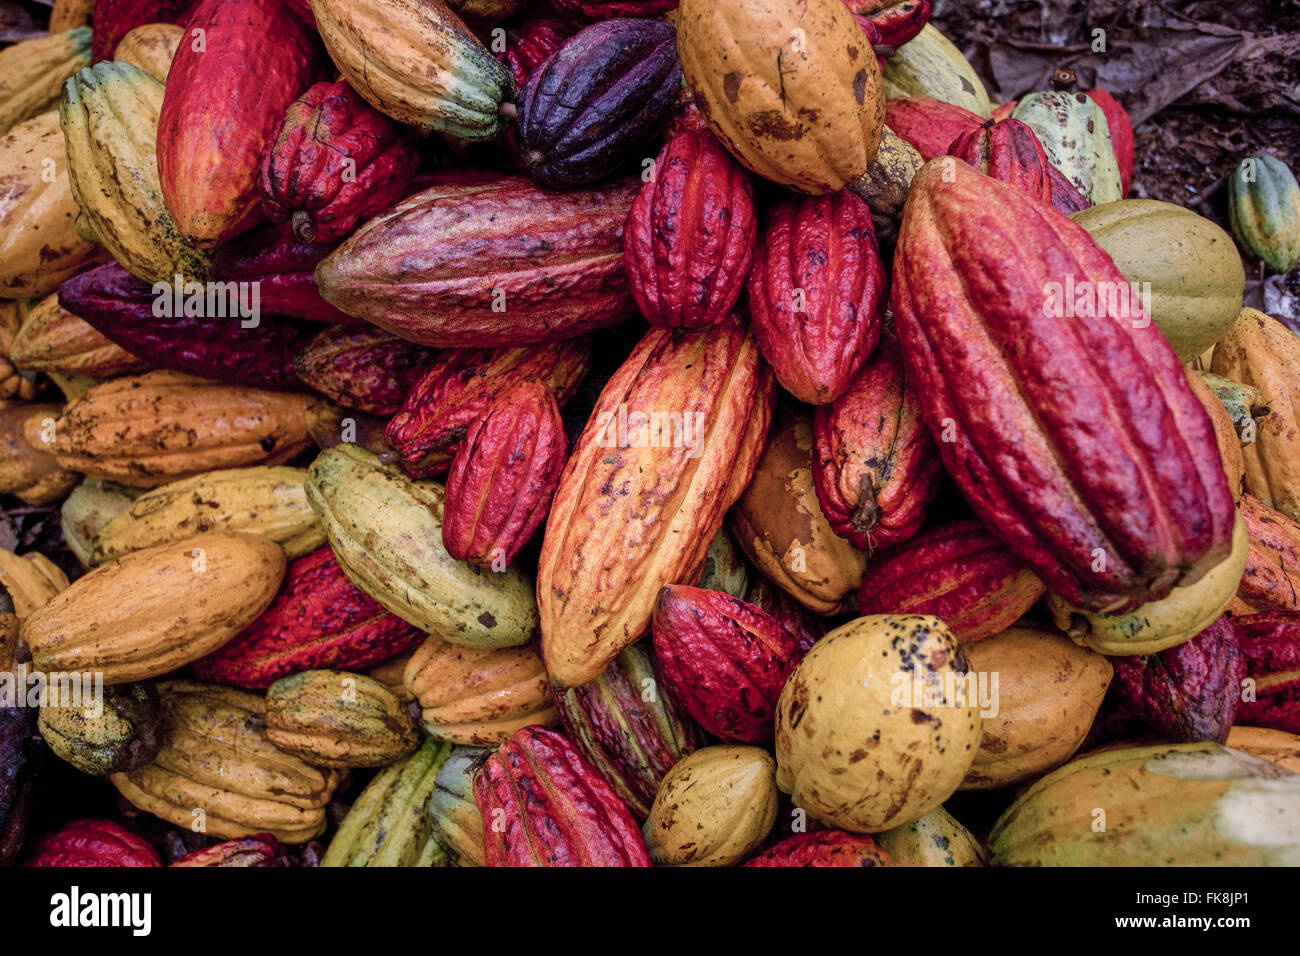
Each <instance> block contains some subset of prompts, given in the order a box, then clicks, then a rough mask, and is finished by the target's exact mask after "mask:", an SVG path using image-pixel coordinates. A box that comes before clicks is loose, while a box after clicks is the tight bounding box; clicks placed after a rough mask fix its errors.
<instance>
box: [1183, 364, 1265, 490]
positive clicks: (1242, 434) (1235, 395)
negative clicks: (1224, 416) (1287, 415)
mask: <svg viewBox="0 0 1300 956" xmlns="http://www.w3.org/2000/svg"><path fill="white" fill-rule="evenodd" d="M1195 375H1196V377H1197V378H1199V379H1200V380H1201V381H1203V382H1204V383H1205V384H1206V386H1207V387H1208V388H1209V389H1210V391H1211V392H1213V393H1214V395H1215V397H1216V398H1218V400H1219V402H1220V403H1221V404H1222V405H1223V408H1224V410H1225V411H1226V412H1227V413H1228V418H1230V419H1231V420H1232V427H1233V428H1235V429H1236V431H1237V437H1238V438H1240V439H1241V444H1242V445H1243V446H1245V445H1249V444H1250V443H1251V442H1253V441H1255V439H1256V438H1257V437H1258V434H1259V423H1260V419H1262V418H1263V417H1264V416H1265V415H1267V414H1268V413H1269V412H1270V411H1271V409H1270V408H1269V407H1268V404H1267V403H1266V402H1265V401H1264V395H1263V393H1262V392H1261V391H1260V390H1259V389H1257V388H1255V386H1253V385H1243V384H1242V383H1241V382H1234V381H1233V380H1232V379H1230V378H1224V377H1222V376H1221V375H1215V374H1214V373H1213V372H1201V371H1197V372H1195ZM1244 467H1245V466H1244V464H1243V468H1244Z"/></svg>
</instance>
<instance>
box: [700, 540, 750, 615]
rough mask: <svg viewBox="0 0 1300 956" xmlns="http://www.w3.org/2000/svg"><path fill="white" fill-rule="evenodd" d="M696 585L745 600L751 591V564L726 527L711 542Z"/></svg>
mask: <svg viewBox="0 0 1300 956" xmlns="http://www.w3.org/2000/svg"><path fill="white" fill-rule="evenodd" d="M695 583H696V585H697V586H698V587H702V588H704V589H706V590H709V591H725V592H726V593H727V594H730V595H731V596H732V597H738V598H743V597H744V596H745V592H746V591H748V590H749V587H750V575H749V562H747V561H746V560H745V556H744V555H743V554H741V553H740V548H739V547H738V546H737V545H736V542H735V541H734V540H732V537H731V533H730V532H728V531H727V529H726V528H725V527H724V528H722V529H721V530H719V531H718V533H717V534H715V535H714V536H713V540H712V541H710V542H709V550H708V551H707V552H705V555H704V570H703V571H701V572H700V577H699V580H698V581H696V582H695Z"/></svg>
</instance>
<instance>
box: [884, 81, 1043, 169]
mask: <svg viewBox="0 0 1300 956" xmlns="http://www.w3.org/2000/svg"><path fill="white" fill-rule="evenodd" d="M885 122H886V123H887V124H888V125H889V128H890V129H892V130H893V131H894V132H895V133H897V134H898V135H899V136H901V137H902V138H903V139H904V140H905V141H906V142H908V143H910V144H911V145H912V147H913V148H914V149H915V150H916V151H917V152H918V153H920V154H921V159H922V160H923V161H924V162H927V163H928V162H929V161H930V160H932V159H935V158H936V157H939V156H946V155H947V154H948V151H949V149H951V148H952V145H953V143H954V142H956V141H958V140H959V139H962V138H963V137H965V136H968V135H973V134H975V133H978V131H979V130H980V129H981V128H982V124H983V123H984V118H983V117H982V116H980V115H979V114H978V113H972V112H971V111H970V110H968V109H965V108H963V107H961V106H956V105H954V104H952V103H947V102H944V101H943V100H937V99H934V98H933V97H930V96H899V97H891V98H890V99H889V100H888V101H886V103H885ZM1040 148H1041V147H1040ZM972 165H974V164H973V163H972ZM976 168H977V169H978V168H979V167H978V166H977V167H976ZM981 172H983V170H981Z"/></svg>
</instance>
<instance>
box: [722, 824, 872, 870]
mask: <svg viewBox="0 0 1300 956" xmlns="http://www.w3.org/2000/svg"><path fill="white" fill-rule="evenodd" d="M745 866H889V854H888V853H886V852H885V851H884V850H883V849H882V848H881V847H879V846H877V845H876V841H875V840H873V839H871V837H869V836H867V835H866V834H865V833H862V834H859V833H845V832H844V831H843V830H814V831H812V832H811V833H796V834H795V835H794V836H792V837H786V838H785V839H784V840H782V841H781V842H780V843H777V844H776V845H774V846H771V847H769V848H768V849H766V850H764V851H763V852H762V853H760V854H759V855H758V856H756V857H754V858H753V859H752V860H750V861H749V862H748V863H746V864H745Z"/></svg>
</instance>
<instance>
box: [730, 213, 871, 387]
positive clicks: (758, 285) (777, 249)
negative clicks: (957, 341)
mask: <svg viewBox="0 0 1300 956" xmlns="http://www.w3.org/2000/svg"><path fill="white" fill-rule="evenodd" d="M746 289H747V292H748V297H749V316H750V321H751V324H752V325H753V328H754V337H755V338H756V339H757V340H758V347H759V350H760V351H761V352H762V353H763V357H764V358H765V359H767V361H768V364H769V365H771V366H772V370H773V371H774V372H775V373H776V377H777V380H778V381H779V382H780V383H781V384H782V385H783V386H784V387H785V389H786V390H787V391H788V392H790V393H791V394H792V395H794V396H795V398H798V399H799V400H800V401H804V402H808V403H810V404H812V405H825V404H828V403H830V402H833V401H835V399H837V398H839V397H840V396H841V395H843V394H844V392H845V390H847V389H848V387H849V383H850V382H852V380H853V376H854V375H856V374H857V372H858V369H860V368H861V367H862V365H863V363H864V362H866V360H867V357H868V356H869V355H870V354H871V350H872V349H874V348H875V347H876V342H878V341H879V339H880V329H881V325H882V324H883V322H884V310H885V270H884V266H882V265H881V262H880V250H879V249H878V248H877V246H876V232H875V229H874V228H873V226H872V224H871V207H869V206H868V205H867V204H866V203H865V202H864V201H863V200H862V199H860V198H859V197H858V196H857V194H855V193H853V192H850V191H848V190H842V191H840V192H838V193H831V194H829V195H826V196H797V197H791V198H789V199H786V200H784V201H783V202H781V203H780V204H779V205H778V206H777V207H776V208H775V209H773V210H772V213H771V216H770V218H769V220H768V222H767V225H766V226H765V227H764V229H763V234H762V236H761V237H760V239H759V245H758V249H757V251H756V252H755V255H754V267H753V269H752V270H751V271H750V273H749V280H748V282H747V284H746Z"/></svg>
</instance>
